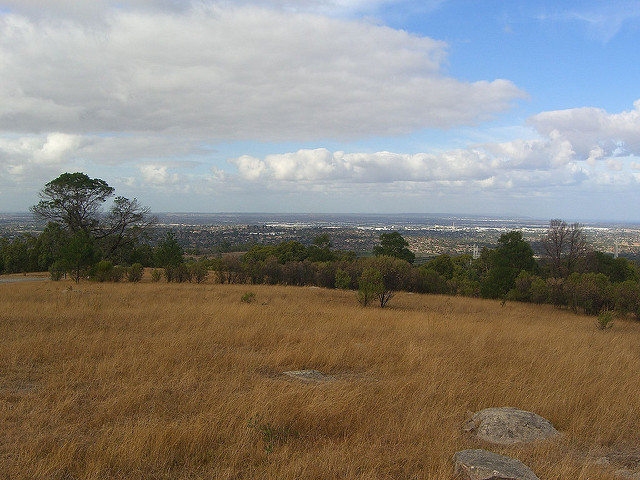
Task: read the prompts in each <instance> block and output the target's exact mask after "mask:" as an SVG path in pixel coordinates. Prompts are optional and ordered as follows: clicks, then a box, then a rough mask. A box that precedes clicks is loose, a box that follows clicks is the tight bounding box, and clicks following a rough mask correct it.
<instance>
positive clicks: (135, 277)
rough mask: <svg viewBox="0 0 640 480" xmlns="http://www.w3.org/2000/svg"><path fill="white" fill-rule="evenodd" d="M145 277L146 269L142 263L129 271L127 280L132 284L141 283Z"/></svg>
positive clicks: (133, 266) (131, 267) (132, 266)
mask: <svg viewBox="0 0 640 480" xmlns="http://www.w3.org/2000/svg"><path fill="white" fill-rule="evenodd" d="M143 275H144V267H143V266H142V264H141V263H134V264H133V265H131V266H130V267H129V268H128V269H127V280H129V281H130V282H139V281H140V280H142V276H143Z"/></svg>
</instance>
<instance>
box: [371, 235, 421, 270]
mask: <svg viewBox="0 0 640 480" xmlns="http://www.w3.org/2000/svg"><path fill="white" fill-rule="evenodd" d="M408 247H409V243H408V242H407V241H406V240H405V239H404V238H403V237H402V235H400V233H398V232H392V233H383V234H382V235H380V245H376V246H375V247H373V253H374V255H375V256H376V257H380V256H389V257H396V258H399V259H401V260H406V261H407V262H409V263H413V262H414V260H415V259H416V256H415V254H414V253H413V252H412V251H411V250H409V248H408Z"/></svg>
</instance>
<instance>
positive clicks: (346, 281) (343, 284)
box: [336, 268, 351, 290]
mask: <svg viewBox="0 0 640 480" xmlns="http://www.w3.org/2000/svg"><path fill="white" fill-rule="evenodd" d="M350 287H351V275H349V274H348V273H347V272H345V271H344V270H342V269H341V268H339V269H338V270H337V271H336V288H341V289H343V290H348V289H349V288H350Z"/></svg>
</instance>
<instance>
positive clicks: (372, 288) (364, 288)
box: [357, 268, 393, 307]
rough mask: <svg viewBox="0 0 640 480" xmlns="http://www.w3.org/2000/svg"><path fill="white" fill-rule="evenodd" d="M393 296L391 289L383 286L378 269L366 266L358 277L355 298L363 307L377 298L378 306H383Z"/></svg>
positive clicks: (382, 279)
mask: <svg viewBox="0 0 640 480" xmlns="http://www.w3.org/2000/svg"><path fill="white" fill-rule="evenodd" d="M392 297H393V291H392V290H390V289H389V288H387V287H386V286H385V283H384V278H383V275H382V273H381V272H380V270H377V269H375V268H367V269H365V270H364V271H363V272H362V275H361V276H360V278H359V279H358V292H357V298H358V301H359V302H360V304H361V305H362V306H363V307H366V306H367V305H369V303H371V302H372V301H374V300H378V302H379V303H380V307H384V306H385V305H386V304H387V302H389V300H391V298H392Z"/></svg>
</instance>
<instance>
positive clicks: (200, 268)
mask: <svg viewBox="0 0 640 480" xmlns="http://www.w3.org/2000/svg"><path fill="white" fill-rule="evenodd" d="M189 274H190V276H191V278H192V279H193V280H194V281H195V282H196V283H202V282H204V281H205V280H206V279H207V277H208V276H209V269H208V268H207V265H206V264H205V263H204V262H196V263H192V264H191V265H189ZM190 281H191V280H190Z"/></svg>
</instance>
